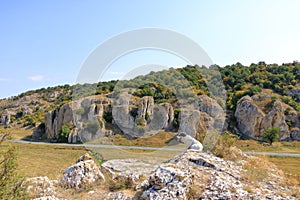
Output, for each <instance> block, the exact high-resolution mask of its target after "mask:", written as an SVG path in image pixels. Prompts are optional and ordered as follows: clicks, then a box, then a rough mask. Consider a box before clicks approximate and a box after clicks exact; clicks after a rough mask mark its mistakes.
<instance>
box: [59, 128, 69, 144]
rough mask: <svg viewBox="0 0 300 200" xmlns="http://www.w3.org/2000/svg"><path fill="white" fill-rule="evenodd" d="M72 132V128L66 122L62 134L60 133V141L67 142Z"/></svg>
mask: <svg viewBox="0 0 300 200" xmlns="http://www.w3.org/2000/svg"><path fill="white" fill-rule="evenodd" d="M70 132H71V130H70V128H69V126H68V125H66V124H64V125H62V127H61V131H60V134H59V139H60V141H61V142H67V141H68V137H69V134H70Z"/></svg>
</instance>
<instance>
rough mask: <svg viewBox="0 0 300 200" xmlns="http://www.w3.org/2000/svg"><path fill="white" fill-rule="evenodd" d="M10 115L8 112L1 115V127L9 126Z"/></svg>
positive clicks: (5, 111)
mask: <svg viewBox="0 0 300 200" xmlns="http://www.w3.org/2000/svg"><path fill="white" fill-rule="evenodd" d="M11 115H12V113H11V112H10V111H8V110H4V111H3V112H2V115H1V125H3V126H5V125H8V124H10V121H11Z"/></svg>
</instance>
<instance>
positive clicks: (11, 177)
mask: <svg viewBox="0 0 300 200" xmlns="http://www.w3.org/2000/svg"><path fill="white" fill-rule="evenodd" d="M8 137H9V133H7V132H4V130H3V129H0V145H1V144H2V142H3V141H4V140H6V139H7V138H8ZM17 166H18V165H17V154H16V147H14V146H8V148H7V150H4V151H2V150H1V151H0V199H26V188H24V187H22V183H23V179H22V178H21V177H20V176H18V175H17V173H16V169H17Z"/></svg>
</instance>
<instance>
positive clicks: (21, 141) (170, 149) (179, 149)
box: [9, 140, 300, 158]
mask: <svg viewBox="0 0 300 200" xmlns="http://www.w3.org/2000/svg"><path fill="white" fill-rule="evenodd" d="M9 141H10V142H16V143H23V144H40V145H56V146H71V147H82V146H84V147H87V148H106V149H139V150H153V151H179V152H182V151H185V149H183V148H170V147H165V148H158V147H139V146H117V145H104V144H65V143H47V142H30V141H25V140H9ZM244 153H245V154H250V155H266V156H281V157H297V158H300V154H292V153H277V152H244Z"/></svg>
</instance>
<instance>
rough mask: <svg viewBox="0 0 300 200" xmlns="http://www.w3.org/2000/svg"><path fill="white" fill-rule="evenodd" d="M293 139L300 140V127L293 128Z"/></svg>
mask: <svg viewBox="0 0 300 200" xmlns="http://www.w3.org/2000/svg"><path fill="white" fill-rule="evenodd" d="M291 139H292V140H297V141H300V129H299V128H293V129H292V130H291Z"/></svg>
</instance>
